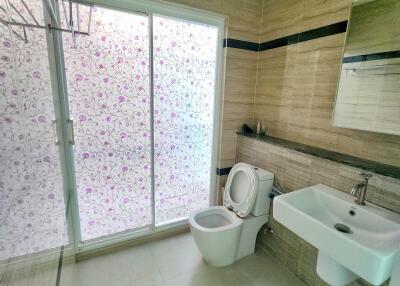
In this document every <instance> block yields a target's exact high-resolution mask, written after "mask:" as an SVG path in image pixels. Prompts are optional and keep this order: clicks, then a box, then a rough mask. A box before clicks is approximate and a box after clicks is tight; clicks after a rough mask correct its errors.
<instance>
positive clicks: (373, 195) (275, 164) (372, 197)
mask: <svg viewBox="0 0 400 286" xmlns="http://www.w3.org/2000/svg"><path fill="white" fill-rule="evenodd" d="M236 159H237V161H238V162H247V163H250V164H253V165H256V166H258V167H261V168H263V169H266V170H268V171H271V172H272V173H274V174H275V179H276V180H277V181H278V182H279V183H280V184H281V186H282V187H283V190H284V191H285V192H291V191H295V190H298V189H301V188H304V187H307V186H312V185H315V184H319V183H322V184H325V185H327V186H330V187H332V188H335V189H337V190H340V191H343V192H350V190H351V188H352V187H353V186H354V185H356V184H357V183H359V182H360V181H361V179H360V176H359V173H360V171H361V170H360V169H357V168H353V167H349V166H346V165H343V164H340V163H336V162H332V161H329V160H326V159H322V158H319V157H316V156H312V155H307V154H304V153H300V152H297V151H293V150H290V149H286V148H283V147H279V146H276V145H272V144H269V143H266V142H262V141H258V140H256V139H253V138H247V137H243V136H238V142H237V155H236ZM367 201H369V202H372V203H374V204H377V205H380V206H382V207H385V208H387V209H390V210H393V211H395V212H398V213H400V180H397V179H393V178H390V177H385V176H382V175H378V174H375V175H374V176H373V177H372V178H371V179H370V183H369V186H368V192H367ZM268 225H269V226H270V227H271V228H272V229H273V231H274V232H273V234H271V233H267V234H266V235H264V234H263V232H260V235H259V239H258V245H259V246H260V247H261V248H262V249H264V250H265V251H268V252H269V253H272V254H273V255H274V256H276V257H277V258H278V260H280V261H281V262H282V263H284V264H285V265H286V266H287V267H289V268H290V269H291V270H292V271H293V272H294V273H295V274H296V275H297V276H299V277H300V278H301V279H302V280H303V281H305V282H306V283H307V284H308V285H326V284H324V282H323V281H321V279H320V278H318V275H317V274H316V272H315V267H316V261H317V260H316V255H317V250H316V249H315V248H314V247H312V246H311V245H309V244H308V243H307V242H305V241H304V240H302V239H300V238H299V237H298V236H296V235H295V234H294V233H292V232H291V231H289V230H288V229H286V228H285V227H283V226H282V225H280V224H279V223H278V222H276V221H275V220H274V219H273V218H272V216H270V219H269V222H268ZM352 285H368V284H366V283H362V282H361V281H357V282H355V283H354V284H352Z"/></svg>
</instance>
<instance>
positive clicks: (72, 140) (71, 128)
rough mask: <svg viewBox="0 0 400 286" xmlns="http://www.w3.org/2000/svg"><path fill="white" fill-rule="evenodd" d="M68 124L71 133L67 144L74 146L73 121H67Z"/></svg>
mask: <svg viewBox="0 0 400 286" xmlns="http://www.w3.org/2000/svg"><path fill="white" fill-rule="evenodd" d="M68 123H69V128H70V132H71V139H70V140H69V143H70V144H72V145H75V134H74V133H75V132H74V121H73V120H72V119H68Z"/></svg>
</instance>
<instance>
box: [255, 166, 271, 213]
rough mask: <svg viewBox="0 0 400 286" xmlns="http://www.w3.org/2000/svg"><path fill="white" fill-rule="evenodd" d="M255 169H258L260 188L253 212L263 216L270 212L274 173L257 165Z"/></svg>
mask: <svg viewBox="0 0 400 286" xmlns="http://www.w3.org/2000/svg"><path fill="white" fill-rule="evenodd" d="M254 169H255V170H256V175H257V180H258V190H257V197H256V201H255V202H254V207H253V210H252V211H251V214H252V215H254V216H261V215H265V214H268V212H269V207H270V205H271V199H270V197H269V194H270V193H271V192H272V185H273V183H274V174H273V173H271V172H268V171H267V170H263V169H260V168H257V167H254Z"/></svg>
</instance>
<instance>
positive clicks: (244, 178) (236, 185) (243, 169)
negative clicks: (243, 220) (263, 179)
mask: <svg viewBox="0 0 400 286" xmlns="http://www.w3.org/2000/svg"><path fill="white" fill-rule="evenodd" d="M256 178H257V175H256V172H255V169H254V167H253V166H251V165H249V164H246V163H238V164H236V165H235V166H233V168H232V170H231V171H230V172H229V176H228V180H227V182H226V186H225V190H224V205H225V206H227V207H228V208H230V209H232V210H233V211H234V212H236V214H237V215H238V216H240V217H246V216H247V215H248V214H249V213H250V212H251V210H252V208H253V206H254V202H255V199H256V195H257V194H256V190H257V186H258V181H257V180H256Z"/></svg>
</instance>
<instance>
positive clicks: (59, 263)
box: [55, 246, 64, 286]
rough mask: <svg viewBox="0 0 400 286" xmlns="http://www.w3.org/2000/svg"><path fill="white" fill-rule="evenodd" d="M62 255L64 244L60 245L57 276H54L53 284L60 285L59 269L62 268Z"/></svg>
mask: <svg viewBox="0 0 400 286" xmlns="http://www.w3.org/2000/svg"><path fill="white" fill-rule="evenodd" d="M63 256H64V246H61V249H60V258H59V259H58V267H57V277H56V284H55V286H60V279H61V270H62V264H63Z"/></svg>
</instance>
